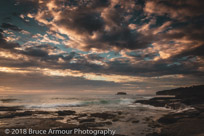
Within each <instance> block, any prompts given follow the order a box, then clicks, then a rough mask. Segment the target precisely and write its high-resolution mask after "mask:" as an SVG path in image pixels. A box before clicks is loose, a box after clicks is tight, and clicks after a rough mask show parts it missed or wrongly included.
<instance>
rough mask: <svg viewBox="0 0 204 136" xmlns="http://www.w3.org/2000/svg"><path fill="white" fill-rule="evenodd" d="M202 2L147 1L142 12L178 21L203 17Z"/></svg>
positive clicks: (187, 0) (192, 0) (188, 0)
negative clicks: (166, 16) (165, 16)
mask: <svg viewBox="0 0 204 136" xmlns="http://www.w3.org/2000/svg"><path fill="white" fill-rule="evenodd" d="M203 6H204V2H203V1H200V0H165V1H164V0H147V2H146V4H145V7H144V11H145V12H147V13H149V14H157V15H160V16H164V15H168V16H169V17H171V18H174V19H178V20H186V19H188V18H194V17H195V16H203V13H204V9H203Z"/></svg>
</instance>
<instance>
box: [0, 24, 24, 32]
mask: <svg viewBox="0 0 204 136" xmlns="http://www.w3.org/2000/svg"><path fill="white" fill-rule="evenodd" d="M1 28H4V29H9V30H13V31H17V32H20V31H22V29H20V28H19V27H17V26H15V25H12V24H9V23H2V24H1Z"/></svg>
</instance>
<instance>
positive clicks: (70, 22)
mask: <svg viewBox="0 0 204 136" xmlns="http://www.w3.org/2000/svg"><path fill="white" fill-rule="evenodd" d="M132 2H133V3H132V5H133V6H135V2H134V1H132ZM55 4H56V5H57V6H59V7H60V6H61V5H60V4H61V3H59V2H56V3H55ZM114 4H115V5H114ZM123 4H127V3H126V2H123V3H122V2H121V3H117V2H116V3H114V2H113V1H103V2H102V1H100V2H95V1H89V2H88V4H87V3H86V2H84V3H83V2H81V1H78V6H76V5H75V4H73V3H72V4H71V5H69V6H70V7H69V8H68V7H66V8H64V9H63V11H62V12H60V14H59V16H60V18H59V19H58V20H56V21H54V23H56V24H57V25H58V26H59V29H60V28H61V29H63V30H64V31H66V33H67V34H68V36H70V37H74V36H76V35H79V36H81V37H83V40H82V41H81V42H80V43H76V45H77V48H80V49H83V50H90V49H91V48H99V49H113V48H117V49H125V48H126V49H138V48H145V47H147V46H148V44H150V43H151V42H150V41H151V40H150V39H147V38H146V37H145V36H144V35H143V34H141V33H137V32H136V31H132V30H131V29H130V28H129V27H128V25H129V23H128V22H127V20H126V18H125V16H127V15H128V11H126V8H127V6H125V5H123ZM72 6H73V7H72ZM48 8H49V7H48ZM56 10H57V9H56ZM56 10H54V11H56ZM46 14H49V12H46ZM44 17H45V18H43V19H46V20H49V18H52V17H51V15H50V16H46V15H45V16H44ZM53 17H54V16H53ZM49 26H50V25H49ZM64 28H65V29H64ZM57 29H58V28H57ZM69 34H71V35H69ZM92 36H93V37H94V38H92ZM73 42H76V41H73ZM82 45H83V46H82ZM84 45H85V46H84ZM68 46H72V45H68Z"/></svg>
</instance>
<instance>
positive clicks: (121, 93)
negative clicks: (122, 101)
mask: <svg viewBox="0 0 204 136" xmlns="http://www.w3.org/2000/svg"><path fill="white" fill-rule="evenodd" d="M116 95H127V93H126V92H118V93H117V94H116Z"/></svg>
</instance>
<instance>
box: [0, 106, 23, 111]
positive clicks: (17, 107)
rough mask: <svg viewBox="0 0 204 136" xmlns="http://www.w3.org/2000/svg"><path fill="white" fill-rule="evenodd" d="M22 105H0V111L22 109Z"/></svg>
mask: <svg viewBox="0 0 204 136" xmlns="http://www.w3.org/2000/svg"><path fill="white" fill-rule="evenodd" d="M21 108H22V107H19V106H13V107H5V106H0V111H17V110H22V109H21Z"/></svg>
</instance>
